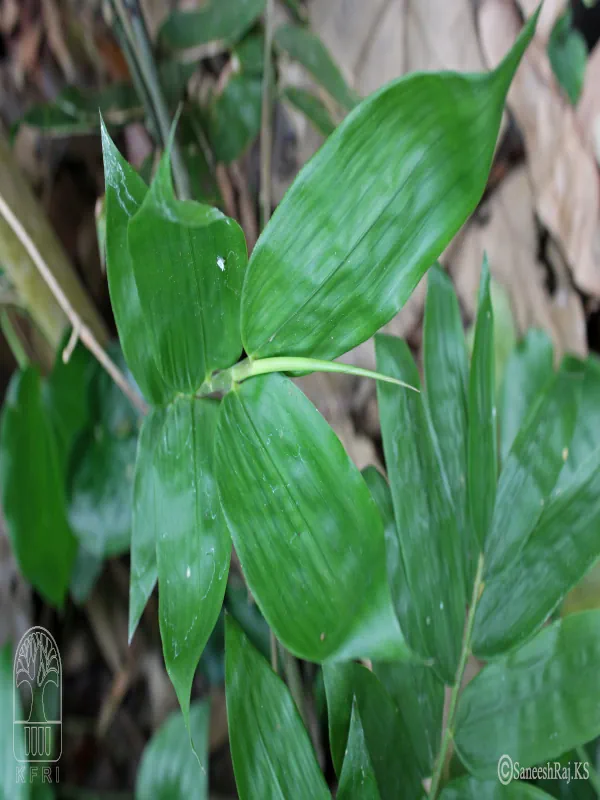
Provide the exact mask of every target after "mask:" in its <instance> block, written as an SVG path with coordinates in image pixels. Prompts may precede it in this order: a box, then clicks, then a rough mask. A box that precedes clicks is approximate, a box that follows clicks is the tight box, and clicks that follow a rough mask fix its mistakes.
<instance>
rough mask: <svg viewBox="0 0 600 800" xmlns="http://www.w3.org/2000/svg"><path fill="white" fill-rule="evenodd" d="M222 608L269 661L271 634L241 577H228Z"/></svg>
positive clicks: (233, 574)
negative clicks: (223, 607)
mask: <svg viewBox="0 0 600 800" xmlns="http://www.w3.org/2000/svg"><path fill="white" fill-rule="evenodd" d="M224 606H225V608H226V609H227V611H228V612H229V613H230V614H231V616H232V617H233V619H234V620H235V621H236V622H237V624H238V625H239V626H240V628H241V629H242V630H243V631H244V633H245V634H246V636H247V637H248V638H249V639H250V641H251V642H252V644H253V645H254V647H256V649H257V650H258V652H259V653H262V655H263V656H264V657H265V658H267V659H270V657H271V632H270V631H269V626H268V625H267V623H266V622H265V618H264V617H263V615H262V614H261V613H260V610H259V609H258V607H257V605H256V603H255V602H254V599H253V598H252V597H251V595H250V594H249V592H248V587H247V586H246V584H245V583H244V580H243V578H242V577H241V576H238V577H237V578H236V575H235V573H232V574H231V575H230V576H229V581H228V583H227V591H226V592H225V603H224Z"/></svg>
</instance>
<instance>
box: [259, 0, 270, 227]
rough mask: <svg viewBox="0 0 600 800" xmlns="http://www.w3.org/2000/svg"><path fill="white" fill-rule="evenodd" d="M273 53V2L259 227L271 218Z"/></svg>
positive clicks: (265, 83) (266, 65)
mask: <svg viewBox="0 0 600 800" xmlns="http://www.w3.org/2000/svg"><path fill="white" fill-rule="evenodd" d="M272 52H273V0H267V3H266V6H265V49H264V57H263V87H262V89H263V91H262V108H261V116H260V227H261V230H262V229H263V228H264V227H265V225H266V224H267V222H268V221H269V219H270V218H271V153H272V149H273V130H272V125H271V122H272V119H271V117H272V109H271V72H272V63H271V61H272Z"/></svg>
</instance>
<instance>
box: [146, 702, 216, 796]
mask: <svg viewBox="0 0 600 800" xmlns="http://www.w3.org/2000/svg"><path fill="white" fill-rule="evenodd" d="M209 717H210V705H209V703H208V701H206V700H205V701H202V702H196V703H192V705H191V706H190V732H189V733H188V731H187V728H186V725H185V720H184V718H183V714H182V713H181V712H180V711H174V712H173V713H172V714H171V715H170V716H169V717H168V719H167V720H166V721H165V722H164V723H163V724H162V725H161V727H160V728H159V729H158V731H157V732H156V733H155V734H154V736H153V737H152V739H151V740H150V741H149V742H148V744H147V745H146V747H145V749H144V752H143V754H142V760H141V763H140V767H139V770H138V774H137V778H136V783H135V797H136V800H188V798H190V797H194V798H197V799H198V800H203V799H204V798H208V728H209ZM190 735H191V737H192V741H193V742H194V747H195V750H196V753H197V757H196V755H195V754H194V751H193V750H192V748H191V747H190Z"/></svg>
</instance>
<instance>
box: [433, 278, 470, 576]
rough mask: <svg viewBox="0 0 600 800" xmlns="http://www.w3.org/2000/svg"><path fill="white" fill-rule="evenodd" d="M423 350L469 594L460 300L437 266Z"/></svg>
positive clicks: (464, 354)
mask: <svg viewBox="0 0 600 800" xmlns="http://www.w3.org/2000/svg"><path fill="white" fill-rule="evenodd" d="M423 351H424V356H423V360H424V367H425V381H426V385H427V403H428V408H429V413H430V415H431V422H432V424H433V429H434V431H435V436H436V440H437V444H438V447H439V451H440V458H441V461H442V464H443V467H444V471H445V473H446V477H447V479H448V485H449V487H450V494H451V496H452V499H453V502H454V510H455V514H456V522H457V526H458V535H459V537H460V540H461V543H462V551H463V565H464V566H463V572H464V575H465V581H466V584H465V585H466V587H467V589H468V587H470V586H471V585H472V581H473V577H474V573H475V568H474V567H475V562H476V553H477V544H476V542H475V541H474V538H473V534H472V531H471V527H470V525H469V519H468V509H467V505H468V503H467V429H468V428H467V384H468V372H469V365H468V358H467V346H466V343H465V334H464V329H463V324H462V319H461V315H460V307H459V305H458V300H457V297H456V294H455V292H454V288H453V286H452V281H451V280H450V278H449V277H448V276H447V275H446V273H445V272H444V271H443V269H442V268H441V267H440V266H439V265H438V264H436V265H434V266H433V267H432V268H431V269H430V270H429V272H428V273H427V300H426V303H425V320H424V324H423Z"/></svg>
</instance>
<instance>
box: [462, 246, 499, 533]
mask: <svg viewBox="0 0 600 800" xmlns="http://www.w3.org/2000/svg"><path fill="white" fill-rule="evenodd" d="M497 447H498V445H497V433H496V388H495V376H494V315H493V311H492V302H491V299H490V270H489V266H488V262H487V257H484V259H483V265H482V268H481V284H480V287H479V307H478V309H477V321H476V323H475V341H474V344H473V354H472V356H471V371H470V374H469V429H468V450H467V494H468V500H469V514H470V519H471V524H472V526H473V532H474V534H475V537H476V541H477V542H478V543H479V547H481V548H482V547H483V545H484V542H485V539H486V536H487V534H488V531H489V528H490V524H491V522H492V515H493V513H494V503H495V498H496V481H497V476H498V457H497Z"/></svg>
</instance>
